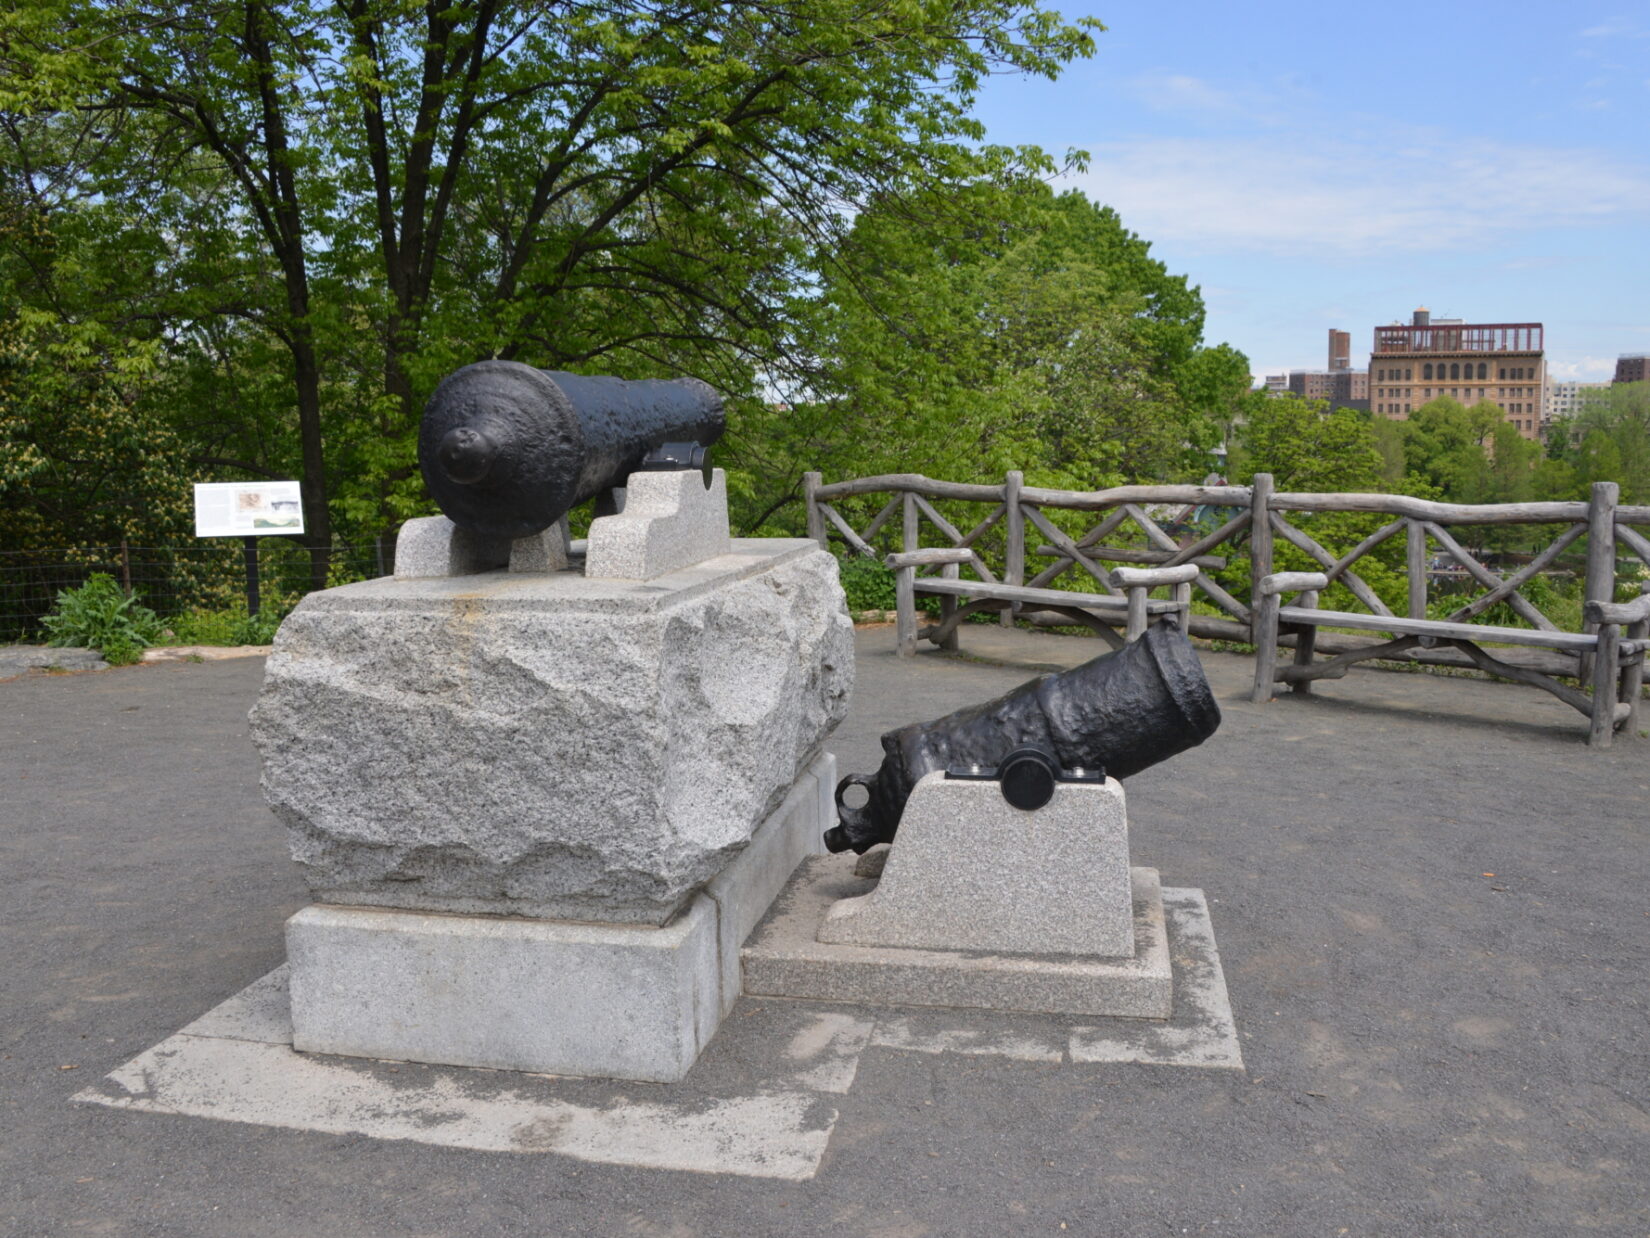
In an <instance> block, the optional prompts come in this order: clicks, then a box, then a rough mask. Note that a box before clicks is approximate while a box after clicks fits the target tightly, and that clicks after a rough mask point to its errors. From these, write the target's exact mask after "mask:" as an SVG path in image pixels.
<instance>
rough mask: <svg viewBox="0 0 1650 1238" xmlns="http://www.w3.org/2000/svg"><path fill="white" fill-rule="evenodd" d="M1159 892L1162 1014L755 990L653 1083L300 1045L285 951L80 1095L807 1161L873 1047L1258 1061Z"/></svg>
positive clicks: (147, 1110) (1188, 920) (1234, 1063)
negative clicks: (1170, 1005) (1164, 971)
mask: <svg viewBox="0 0 1650 1238" xmlns="http://www.w3.org/2000/svg"><path fill="white" fill-rule="evenodd" d="M1163 904H1164V910H1165V911H1166V913H1167V917H1168V934H1169V948H1170V953H1171V955H1172V956H1173V959H1174V966H1175V992H1176V994H1177V1001H1176V1009H1175V1014H1174V1017H1173V1018H1171V1019H1168V1020H1165V1021H1161V1022H1160V1021H1157V1020H1150V1019H1103V1020H1088V1019H1078V1018H1073V1017H1071V1016H1069V1015H1045V1014H1000V1013H996V1012H991V1011H982V1010H945V1009H937V1008H927V1009H924V1008H919V1007H910V1006H908V1007H885V1008H879V1009H873V1008H870V1007H855V1006H844V1005H838V1004H831V1005H824V1004H819V1003H809V1002H796V1001H785V1000H781V999H762V998H744V999H742V1000H741V1002H740V1004H739V1011H738V1015H737V1016H736V1017H735V1018H732V1019H729V1020H728V1021H727V1023H726V1024H725V1025H724V1026H723V1028H722V1030H721V1032H720V1034H719V1035H718V1036H717V1037H716V1040H715V1041H714V1042H713V1043H712V1044H711V1046H710V1048H709V1049H708V1050H707V1051H706V1052H705V1054H704V1055H703V1056H702V1057H701V1058H700V1059H699V1062H698V1064H697V1065H696V1066H695V1067H694V1068H693V1070H692V1071H690V1072H689V1073H688V1076H687V1078H686V1079H684V1080H682V1081H681V1082H680V1083H675V1084H671V1085H669V1086H667V1087H658V1088H640V1089H638V1088H637V1086H636V1085H635V1084H634V1083H626V1082H620V1081H609V1080H592V1079H558V1078H555V1077H552V1076H550V1075H543V1074H522V1073H517V1072H513V1071H496V1070H472V1069H468V1068H465V1067H462V1066H429V1065H424V1064H421V1063H406V1062H387V1061H373V1060H371V1059H367V1058H357V1057H328V1056H325V1055H319V1054H311V1053H297V1052H294V1051H293V1048H292V1039H293V1030H292V1022H291V1018H290V1015H289V1008H288V989H287V969H286V968H284V967H283V968H280V969H278V970H277V971H275V972H272V973H270V974H269V975H267V976H265V977H263V978H262V979H261V980H258V981H255V982H254V983H253V984H251V985H249V986H248V987H247V988H245V989H243V990H242V991H241V992H240V993H237V994H236V995H235V996H233V997H231V998H229V999H228V1000H227V1001H225V1002H223V1003H222V1004H221V1005H219V1006H217V1007H216V1008H214V1009H213V1010H211V1011H209V1012H208V1013H206V1014H204V1015H202V1016H201V1017H200V1018H198V1019H196V1020H195V1021H194V1022H193V1023H191V1024H189V1025H188V1026H187V1027H185V1028H183V1029H182V1030H181V1031H179V1032H177V1033H175V1034H174V1035H172V1036H169V1037H168V1038H167V1039H165V1040H163V1041H162V1042H161V1043H160V1044H158V1045H156V1046H154V1048H152V1049H149V1050H147V1051H146V1052H144V1053H141V1054H139V1055H138V1056H137V1057H135V1058H133V1059H132V1060H131V1061H129V1062H127V1063H126V1064H125V1065H124V1066H121V1067H119V1068H118V1069H116V1070H114V1071H113V1072H111V1073H110V1074H109V1075H108V1076H107V1077H105V1078H103V1079H101V1080H98V1081H97V1082H96V1083H94V1084H93V1085H92V1086H90V1087H87V1088H84V1089H82V1090H81V1091H80V1092H79V1093H78V1094H77V1095H76V1096H75V1098H74V1099H75V1100H76V1101H77V1102H79V1103H81V1104H86V1105H96V1106H100V1107H107V1108H110V1109H118V1110H126V1111H128V1112H132V1113H139V1114H173V1115H181V1116H185V1117H195V1118H212V1119H216V1120H219V1121H227V1122H245V1123H249V1124H251V1125H255V1126H263V1127H283V1128H286V1129H288V1130H301V1131H317V1132H324V1133H328V1134H334V1135H350V1136H361V1137H365V1138H367V1139H375V1140H405V1141H409V1142H413V1143H419V1144H424V1145H433V1146H436V1147H444V1148H462V1149H471V1150H478V1151H490V1152H515V1153H524V1154H547V1153H548V1154H554V1155H558V1156H564V1157H567V1158H570V1159H571V1160H574V1161H582V1162H587V1163H596V1164H606V1165H625V1166H632V1167H635V1168H645V1169H667V1170H691V1171H695V1172H699V1173H709V1174H729V1175H736V1176H740V1177H755V1178H778V1179H792V1180H796V1179H807V1178H812V1177H813V1176H814V1175H815V1174H816V1173H817V1172H818V1171H819V1169H820V1167H821V1165H823V1164H824V1162H825V1157H826V1153H827V1150H828V1146H829V1144H830V1142H831V1139H832V1136H833V1132H834V1131H835V1129H836V1126H837V1122H838V1119H839V1112H840V1111H839V1108H838V1105H839V1098H840V1097H843V1096H845V1095H847V1094H849V1093H851V1092H852V1091H854V1089H855V1082H856V1080H857V1078H858V1075H859V1066H860V1063H861V1060H862V1059H863V1058H864V1057H865V1055H866V1054H877V1053H895V1054H909V1053H920V1054H924V1055H932V1056H934V1057H936V1058H937V1059H938V1060H936V1062H935V1069H936V1070H940V1071H943V1070H946V1069H951V1070H960V1069H962V1062H961V1061H960V1060H958V1059H960V1058H964V1057H966V1058H970V1059H981V1058H984V1059H996V1060H999V1061H1016V1062H1037V1063H1042V1064H1044V1065H1045V1066H1047V1067H1049V1068H1051V1069H1057V1070H1060V1071H1064V1072H1067V1077H1068V1078H1069V1079H1070V1081H1071V1086H1072V1087H1073V1088H1082V1087H1093V1086H1096V1085H1097V1084H1099V1083H1101V1082H1102V1081H1103V1080H1104V1078H1105V1075H1104V1072H1106V1071H1109V1070H1113V1069H1115V1067H1116V1065H1118V1064H1121V1063H1129V1064H1132V1065H1136V1066H1149V1067H1156V1066H1182V1067H1198V1068H1203V1069H1218V1070H1242V1069H1243V1054H1242V1050H1241V1048H1240V1047H1239V1037H1238V1033H1237V1030H1236V1028H1235V1027H1234V1025H1233V1021H1232V1008H1231V1004H1230V1002H1229V1000H1228V998H1227V993H1226V981H1225V978H1224V975H1223V974H1222V971H1221V965H1220V956H1219V954H1218V953H1217V952H1216V949H1215V941H1214V936H1213V934H1212V933H1211V932H1210V929H1209V909H1208V907H1207V905H1206V904H1205V902H1204V899H1203V896H1202V894H1201V893H1200V892H1199V891H1197V890H1176V889H1168V890H1164V891H1163ZM948 1058H949V1059H950V1065H949V1067H947V1066H946V1065H945V1064H944V1063H945V1059H948Z"/></svg>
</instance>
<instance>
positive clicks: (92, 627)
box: [41, 572, 164, 666]
mask: <svg viewBox="0 0 1650 1238" xmlns="http://www.w3.org/2000/svg"><path fill="white" fill-rule="evenodd" d="M41 626H42V627H44V628H45V629H46V634H47V635H48V637H50V639H49V640H48V641H47V642H46V643H47V644H48V645H53V646H56V647H58V648H63V647H65V646H70V645H74V646H84V647H86V648H88V649H96V650H97V651H98V652H100V653H101V654H102V655H103V660H104V661H105V662H108V663H109V664H110V665H112V666H129V665H130V664H131V663H133V662H136V661H137V660H138V659H139V658H141V657H142V656H143V651H144V650H145V649H146V648H148V647H149V646H150V645H152V644H154V642H155V641H157V640H159V639H160V636H161V633H162V632H163V631H164V628H163V627H162V625H161V621H160V619H159V617H158V616H157V615H156V614H155V612H154V611H152V610H150V609H149V608H148V607H147V606H144V605H141V604H140V603H139V602H138V600H137V598H136V597H135V596H133V597H127V596H126V594H125V592H124V591H122V589H121V587H120V586H119V585H117V584H116V583H115V579H114V577H113V576H110V575H109V574H108V573H107V572H94V573H93V574H92V576H91V578H90V579H89V580H87V582H86V583H85V584H83V585H82V586H80V588H78V589H64V590H61V591H60V592H59V593H58V595H57V608H56V609H55V610H54V611H52V613H51V614H49V615H47V616H46V617H45V618H44V619H42V620H41Z"/></svg>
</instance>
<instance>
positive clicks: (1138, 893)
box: [741, 847, 1174, 1019]
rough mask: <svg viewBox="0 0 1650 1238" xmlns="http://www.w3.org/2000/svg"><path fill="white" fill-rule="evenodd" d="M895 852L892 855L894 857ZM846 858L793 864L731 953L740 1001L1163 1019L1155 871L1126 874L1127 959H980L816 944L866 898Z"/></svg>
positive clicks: (1164, 986)
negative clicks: (844, 906)
mask: <svg viewBox="0 0 1650 1238" xmlns="http://www.w3.org/2000/svg"><path fill="white" fill-rule="evenodd" d="M896 849H897V847H896ZM855 861H856V857H855V856H854V855H852V854H851V853H845V854H843V855H835V856H817V857H813V858H810V859H808V860H806V861H804V862H803V864H802V865H801V867H799V868H798V870H797V872H796V874H795V876H793V877H792V878H791V881H790V883H789V884H788V885H787V886H786V888H785V892H784V893H783V894H781V895H780V896H779V898H778V900H777V901H776V902H775V903H774V906H773V909H772V910H771V911H770V912H769V913H768V916H767V918H766V919H765V920H763V922H762V923H761V924H760V925H759V926H758V927H757V930H756V932H755V933H754V934H753V935H752V936H751V939H750V940H749V941H748V942H747V943H746V945H745V948H744V950H743V951H742V952H741V959H742V961H743V964H744V973H745V984H744V989H745V992H746V993H747V994H752V995H765V996H770V997H795V998H811V999H814V1000H822V1001H837V1002H863V1003H866V1004H868V1005H916V1006H959V1007H972V1008H978V1009H986V1010H1013V1011H1026V1012H1032V1011H1040V1012H1047V1013H1055V1014H1082V1015H1117V1016H1127V1017H1130V1018H1142V1019H1166V1018H1168V1017H1170V1015H1172V1014H1173V1013H1174V980H1173V974H1172V969H1171V965H1170V959H1169V946H1168V937H1167V934H1166V931H1165V928H1164V914H1163V894H1162V888H1161V886H1160V884H1159V881H1158V875H1157V870H1156V869H1151V868H1132V869H1130V870H1129V871H1130V876H1131V879H1132V881H1133V887H1134V924H1135V954H1134V956H1133V957H1126V958H1097V957H1090V956H1083V955H1072V954H989V953H979V952H970V951H960V950H915V949H902V948H897V947H891V946H858V945H841V944H835V943H829V942H822V941H819V940H818V938H817V934H818V932H819V928H820V926H821V924H822V923H824V921H825V918H826V916H827V915H828V914H829V912H830V909H831V908H832V907H833V906H834V905H836V904H837V902H838V901H839V900H841V899H844V898H857V897H860V896H862V895H865V894H867V893H869V892H870V891H871V889H872V888H873V887H874V885H875V882H873V881H871V880H869V879H867V878H862V877H855V876H854V874H853V869H854V863H855Z"/></svg>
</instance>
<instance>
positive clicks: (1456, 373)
mask: <svg viewBox="0 0 1650 1238" xmlns="http://www.w3.org/2000/svg"><path fill="white" fill-rule="evenodd" d="M1449 376H1450V378H1451V379H1452V380H1453V379H1457V378H1460V377H1461V363H1460V362H1458V361H1451V362H1450V366H1449Z"/></svg>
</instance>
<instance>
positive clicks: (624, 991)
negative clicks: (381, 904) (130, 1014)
mask: <svg viewBox="0 0 1650 1238" xmlns="http://www.w3.org/2000/svg"><path fill="white" fill-rule="evenodd" d="M835 771H836V762H835V759H834V758H833V757H831V756H829V755H824V756H821V757H819V758H817V759H816V760H815V761H814V763H813V764H812V766H810V768H809V770H808V772H807V773H805V774H804V775H803V776H802V777H801V778H800V779H798V780H797V782H796V785H795V786H794V787H793V788H792V790H791V794H790V796H789V797H788V798H787V799H786V800H785V801H784V803H783V804H782V805H781V806H780V808H779V810H778V811H777V812H775V813H774V814H773V815H772V816H770V817H769V818H768V819H767V820H766V821H765V822H764V823H763V824H762V826H761V828H760V829H759V830H758V831H757V832H756V835H755V837H753V838H752V840H751V843H750V845H749V846H748V847H746V848H745V849H744V850H743V851H742V852H741V853H740V854H739V856H738V857H737V858H736V859H735V860H734V861H733V862H732V863H731V864H729V865H728V866H727V867H726V868H725V869H723V871H722V872H721V873H720V874H718V875H717V876H716V877H715V878H714V879H713V880H712V881H711V882H710V883H709V884H708V885H707V886H706V887H705V888H704V890H702V891H701V892H700V893H699V894H697V895H696V896H694V897H693V899H692V900H691V901H690V902H689V904H688V906H687V908H686V910H685V911H683V913H682V914H681V915H679V916H677V917H676V918H675V919H674V920H672V921H671V922H670V923H669V924H667V925H665V926H663V927H657V928H656V927H650V926H645V925H627V924H611V923H609V924H598V923H589V922H577V921H567V920H535V919H521V918H508V917H501V916H470V915H451V914H441V913H433V912H421V911H405V910H384V909H378V908H371V907H348V906H327V905H316V906H310V907H306V908H304V909H303V910H302V911H300V912H298V914H297V915H295V916H293V917H292V919H291V920H289V921H288V922H287V955H288V961H289V963H290V967H291V991H292V1027H293V1045H294V1047H295V1048H297V1049H300V1050H305V1051H308V1052H312V1053H340V1054H345V1055H349V1056H354V1057H374V1058H393V1059H397V1060H403V1061H414V1062H432V1063H440V1064H444V1065H451V1066H486V1067H492V1068H494V1069H499V1070H526V1071H537V1072H542V1073H547V1074H557V1075H592V1076H599V1077H603V1078H616V1079H643V1080H651V1081H654V1082H662V1083H668V1082H673V1081H675V1080H677V1079H680V1078H681V1077H682V1076H683V1075H685V1074H686V1073H687V1071H688V1068H689V1067H691V1066H692V1065H693V1063H694V1061H695V1059H697V1058H698V1056H699V1053H700V1051H701V1050H702V1049H703V1048H704V1047H705V1045H706V1044H707V1043H709V1041H710V1038H711V1036H712V1035H714V1034H715V1032H716V1029H717V1027H718V1025H719V1024H720V1023H721V1021H722V1019H723V1017H724V1016H725V1015H726V1014H727V1013H728V1011H729V1010H731V1009H732V1007H733V1003H734V1001H735V999H736V998H737V997H738V996H739V990H740V973H739V947H740V943H741V942H743V941H744V940H745V938H746V937H747V936H748V935H749V933H750V931H751V929H752V927H753V926H754V925H755V924H756V923H757V921H758V920H760V919H761V917H762V914H763V912H764V911H765V910H766V909H767V908H768V906H769V904H770V903H771V902H772V901H773V899H774V896H775V895H776V894H777V893H778V892H779V890H780V889H781V888H782V887H783V886H784V884H785V880H786V878H787V877H788V876H790V874H791V872H792V870H793V869H794V868H795V867H796V864H797V862H798V860H800V859H802V857H804V856H805V855H808V854H810V853H813V852H816V851H817V850H818V849H819V846H820V841H819V840H820V835H821V833H822V832H823V831H824V829H825V827H826V825H827V824H828V823H830V822H831V821H834V819H835V814H834V811H833V810H832V806H831V805H832V800H831V793H832V790H833V789H834V787H835V782H836V778H835Z"/></svg>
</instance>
